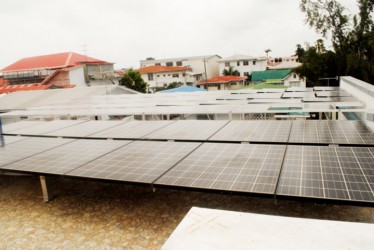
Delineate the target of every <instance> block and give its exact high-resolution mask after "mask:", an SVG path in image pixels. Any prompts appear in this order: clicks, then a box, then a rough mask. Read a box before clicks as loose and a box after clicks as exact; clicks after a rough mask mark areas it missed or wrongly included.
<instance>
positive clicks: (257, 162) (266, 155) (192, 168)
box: [155, 143, 286, 194]
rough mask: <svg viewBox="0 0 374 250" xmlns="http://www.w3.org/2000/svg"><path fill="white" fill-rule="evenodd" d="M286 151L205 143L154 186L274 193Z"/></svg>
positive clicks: (280, 147)
mask: <svg viewBox="0 0 374 250" xmlns="http://www.w3.org/2000/svg"><path fill="white" fill-rule="evenodd" d="M285 148H286V146H278V145H249V144H222V143H220V144H217V143H206V144H203V145H202V146H201V147H199V148H198V149H197V150H195V151H194V152H193V153H191V154H190V155H189V156H188V157H186V158H185V159H184V160H183V161H181V162H180V163H179V164H177V165H176V166H175V167H173V168H172V169H171V170H170V171H168V172H167V173H166V174H165V175H163V176H162V177H161V178H160V179H158V180H157V181H156V182H155V184H163V185H170V186H182V187H194V188H203V189H215V190H227V191H240V192H251V193H263V194H274V192H275V187H276V184H277V180H278V176H279V171H280V168H281V165H282V160H283V156H284V151H285Z"/></svg>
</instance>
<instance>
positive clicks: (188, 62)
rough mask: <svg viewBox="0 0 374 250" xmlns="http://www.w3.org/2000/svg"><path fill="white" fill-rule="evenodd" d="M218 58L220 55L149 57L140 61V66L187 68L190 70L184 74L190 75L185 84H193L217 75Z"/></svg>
mask: <svg viewBox="0 0 374 250" xmlns="http://www.w3.org/2000/svg"><path fill="white" fill-rule="evenodd" d="M219 59H221V57H220V56H218V55H207V56H195V57H179V58H168V59H160V60H156V59H151V60H142V61H140V67H141V68H145V67H149V66H168V67H185V68H189V69H190V71H188V72H186V74H187V75H190V76H191V77H190V78H189V79H188V80H189V81H188V82H186V84H187V85H193V86H195V85H196V84H197V83H198V82H199V81H200V80H203V79H209V78H212V77H216V76H218V75H219V71H218V60H219Z"/></svg>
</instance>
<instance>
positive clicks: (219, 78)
mask: <svg viewBox="0 0 374 250" xmlns="http://www.w3.org/2000/svg"><path fill="white" fill-rule="evenodd" d="M244 79H245V77H240V76H217V77H213V78H210V79H208V80H202V81H201V82H200V83H199V85H202V84H207V83H228V82H237V81H243V80H244Z"/></svg>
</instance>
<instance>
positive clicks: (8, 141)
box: [0, 136, 29, 146]
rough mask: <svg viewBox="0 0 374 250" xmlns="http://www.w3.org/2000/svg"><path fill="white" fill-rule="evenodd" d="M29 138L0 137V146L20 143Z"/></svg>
mask: <svg viewBox="0 0 374 250" xmlns="http://www.w3.org/2000/svg"><path fill="white" fill-rule="evenodd" d="M28 138H29V137H21V136H0V146H1V145H8V144H11V143H14V142H18V141H22V140H25V139H28Z"/></svg>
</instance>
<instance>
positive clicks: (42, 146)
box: [0, 138, 72, 167]
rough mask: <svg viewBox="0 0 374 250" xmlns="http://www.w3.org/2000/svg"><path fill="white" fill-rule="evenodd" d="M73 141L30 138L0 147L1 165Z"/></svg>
mask: <svg viewBox="0 0 374 250" xmlns="http://www.w3.org/2000/svg"><path fill="white" fill-rule="evenodd" d="M71 141H72V140H70V139H55V138H30V139H27V140H22V141H19V142H16V143H12V144H9V145H6V146H5V147H0V156H1V157H0V167H2V166H5V165H7V164H10V163H13V162H16V161H19V160H22V159H24V158H27V157H30V156H32V155H35V154H38V153H41V152H44V151H46V150H49V149H52V148H54V147H57V146H60V145H63V144H65V143H69V142H71Z"/></svg>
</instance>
